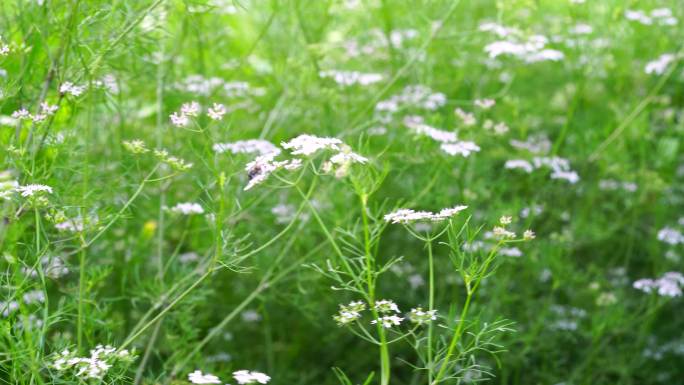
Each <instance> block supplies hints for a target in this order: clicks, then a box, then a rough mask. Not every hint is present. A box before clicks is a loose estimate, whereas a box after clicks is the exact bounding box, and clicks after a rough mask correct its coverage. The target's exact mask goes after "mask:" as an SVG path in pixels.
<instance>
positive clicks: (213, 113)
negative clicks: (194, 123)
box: [207, 103, 227, 120]
mask: <svg viewBox="0 0 684 385" xmlns="http://www.w3.org/2000/svg"><path fill="white" fill-rule="evenodd" d="M226 112H227V111H226V106H224V105H223V104H220V103H214V105H213V106H212V107H210V108H209V109H208V110H207V115H209V117H210V118H211V119H213V120H221V119H223V115H225V114H226Z"/></svg>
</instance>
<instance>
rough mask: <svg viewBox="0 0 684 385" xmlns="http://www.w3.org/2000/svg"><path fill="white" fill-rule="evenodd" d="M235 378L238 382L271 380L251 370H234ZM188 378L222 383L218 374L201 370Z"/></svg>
mask: <svg viewBox="0 0 684 385" xmlns="http://www.w3.org/2000/svg"><path fill="white" fill-rule="evenodd" d="M233 378H235V381H237V382H238V384H240V385H243V384H256V383H259V384H267V383H268V382H269V381H271V377H269V376H268V375H266V374H264V373H261V372H255V371H250V370H237V371H235V372H233ZM188 380H189V381H190V382H192V383H193V384H220V383H221V382H222V381H221V379H219V378H218V377H217V376H215V375H213V374H209V373H202V372H201V371H200V370H195V371H194V372H192V373H190V374H188Z"/></svg>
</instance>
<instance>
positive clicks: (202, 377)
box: [188, 370, 221, 384]
mask: <svg viewBox="0 0 684 385" xmlns="http://www.w3.org/2000/svg"><path fill="white" fill-rule="evenodd" d="M188 380H189V381H190V382H192V383H193V384H220V383H221V380H219V378H218V377H216V376H214V375H213V374H208V373H207V374H203V373H202V372H201V371H199V370H195V371H194V372H192V373H190V374H188Z"/></svg>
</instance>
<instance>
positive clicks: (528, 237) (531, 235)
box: [523, 230, 537, 241]
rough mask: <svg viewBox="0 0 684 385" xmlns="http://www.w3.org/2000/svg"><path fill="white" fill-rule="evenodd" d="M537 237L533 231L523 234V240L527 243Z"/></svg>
mask: <svg viewBox="0 0 684 385" xmlns="http://www.w3.org/2000/svg"><path fill="white" fill-rule="evenodd" d="M536 237H537V235H536V234H535V233H534V231H532V230H525V232H524V233H523V239H524V240H526V241H529V240H532V239H534V238H536Z"/></svg>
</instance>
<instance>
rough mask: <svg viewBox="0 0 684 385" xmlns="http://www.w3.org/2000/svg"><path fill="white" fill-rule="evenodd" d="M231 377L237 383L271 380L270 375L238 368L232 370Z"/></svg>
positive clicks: (262, 382)
mask: <svg viewBox="0 0 684 385" xmlns="http://www.w3.org/2000/svg"><path fill="white" fill-rule="evenodd" d="M233 378H235V381H237V382H238V384H240V385H242V384H254V383H259V384H267V383H268V382H269V381H271V377H269V376H268V375H266V374H264V373H261V372H253V371H249V370H238V371H236V372H233Z"/></svg>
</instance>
